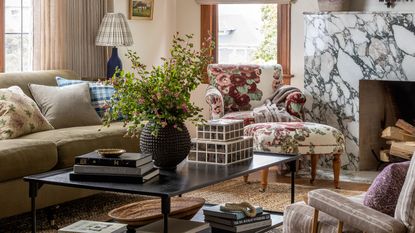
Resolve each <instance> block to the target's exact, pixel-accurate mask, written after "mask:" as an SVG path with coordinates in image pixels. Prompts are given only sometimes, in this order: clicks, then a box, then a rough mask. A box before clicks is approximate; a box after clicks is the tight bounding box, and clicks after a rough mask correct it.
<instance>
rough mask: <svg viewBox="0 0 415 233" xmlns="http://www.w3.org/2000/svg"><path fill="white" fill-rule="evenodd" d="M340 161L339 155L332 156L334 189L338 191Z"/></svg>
mask: <svg viewBox="0 0 415 233" xmlns="http://www.w3.org/2000/svg"><path fill="white" fill-rule="evenodd" d="M340 167H341V159H340V154H333V174H334V187H335V188H336V189H339V188H340V186H339V180H340Z"/></svg>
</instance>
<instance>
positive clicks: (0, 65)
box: [0, 0, 6, 73]
mask: <svg viewBox="0 0 415 233" xmlns="http://www.w3.org/2000/svg"><path fill="white" fill-rule="evenodd" d="M4 4H5V0H0V15H1V16H2V17H0V73H3V72H4V70H5V65H6V64H5V47H4V37H5V36H4V35H5V31H4V28H5V19H6V14H5V5H4Z"/></svg>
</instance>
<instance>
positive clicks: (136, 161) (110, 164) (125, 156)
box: [69, 149, 159, 183]
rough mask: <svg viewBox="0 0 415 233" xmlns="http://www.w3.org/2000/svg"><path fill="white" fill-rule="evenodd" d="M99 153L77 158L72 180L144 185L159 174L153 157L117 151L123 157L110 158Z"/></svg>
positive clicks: (71, 176)
mask: <svg viewBox="0 0 415 233" xmlns="http://www.w3.org/2000/svg"><path fill="white" fill-rule="evenodd" d="M101 150H102V149H101ZM107 150H108V149H107ZM99 151H100V150H97V151H95V152H92V153H89V154H85V155H81V156H77V157H75V165H74V168H73V173H71V174H70V175H69V176H70V178H71V179H72V180H77V181H92V182H100V181H105V182H122V183H144V182H146V181H148V180H150V179H152V178H154V177H155V176H157V175H158V174H159V170H158V169H156V168H154V164H153V161H152V157H151V155H148V154H147V155H146V154H139V153H125V150H122V149H121V150H120V149H117V151H116V152H117V153H120V152H122V154H121V155H119V156H116V157H111V156H110V157H108V156H103V155H101V154H100V153H99Z"/></svg>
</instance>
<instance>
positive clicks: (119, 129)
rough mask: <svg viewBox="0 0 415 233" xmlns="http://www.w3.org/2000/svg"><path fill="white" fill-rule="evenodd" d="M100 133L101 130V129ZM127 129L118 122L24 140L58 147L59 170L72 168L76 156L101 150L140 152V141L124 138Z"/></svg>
mask: <svg viewBox="0 0 415 233" xmlns="http://www.w3.org/2000/svg"><path fill="white" fill-rule="evenodd" d="M101 128H102V130H101V131H99V129H101ZM125 133H126V128H124V127H123V123H120V122H117V123H113V124H111V127H109V128H106V127H102V126H101V125H95V126H83V127H72V128H64V129H56V130H50V131H45V132H40V133H35V134H30V135H27V136H24V137H22V138H25V139H37V140H46V141H52V142H54V143H56V145H57V147H58V163H57V168H65V167H70V166H72V165H73V164H74V161H75V159H74V158H75V156H78V155H82V154H85V153H88V152H91V151H94V150H96V149H100V148H122V149H126V150H127V151H129V152H138V150H139V139H137V138H129V137H124V135H125Z"/></svg>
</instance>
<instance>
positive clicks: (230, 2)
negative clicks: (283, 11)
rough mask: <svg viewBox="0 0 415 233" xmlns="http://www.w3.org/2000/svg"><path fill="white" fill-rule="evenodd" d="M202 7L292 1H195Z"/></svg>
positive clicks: (287, 1)
mask: <svg viewBox="0 0 415 233" xmlns="http://www.w3.org/2000/svg"><path fill="white" fill-rule="evenodd" d="M195 1H196V2H197V3H199V4H201V5H211V4H249V3H263V4H272V3H277V4H288V3H291V2H292V0H195Z"/></svg>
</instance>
